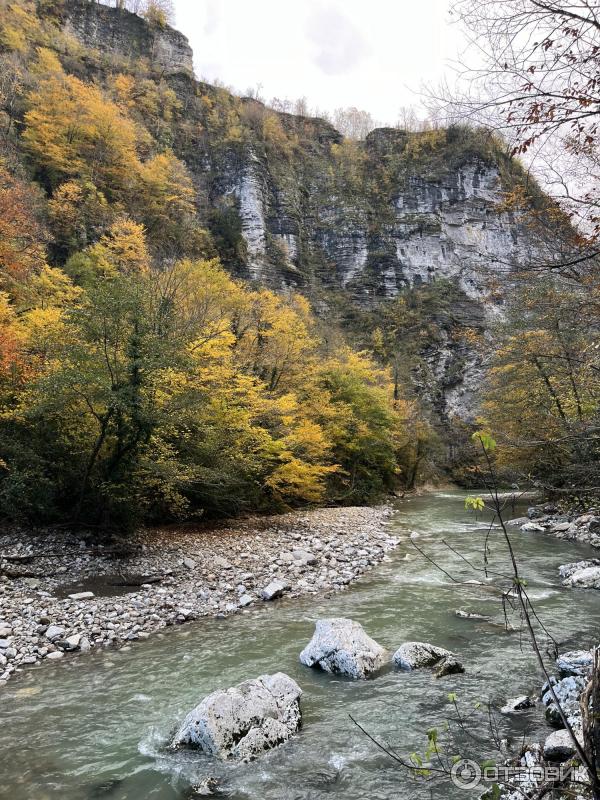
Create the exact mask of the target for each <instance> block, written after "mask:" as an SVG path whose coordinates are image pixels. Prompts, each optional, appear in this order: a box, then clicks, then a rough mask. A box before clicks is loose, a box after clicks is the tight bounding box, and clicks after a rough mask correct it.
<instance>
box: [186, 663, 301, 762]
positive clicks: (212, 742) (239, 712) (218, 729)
mask: <svg viewBox="0 0 600 800" xmlns="http://www.w3.org/2000/svg"><path fill="white" fill-rule="evenodd" d="M301 695H302V690H301V689H300V687H299V686H298V684H297V683H296V682H295V681H293V680H292V679H291V678H290V677H289V676H288V675H285V674H284V673H283V672H277V673H276V674H275V675H261V676H260V677H259V678H256V679H254V680H249V681H244V682H243V683H240V684H239V685H238V686H234V687H232V688H230V689H227V690H226V691H223V690H219V691H216V692H213V693H212V694H209V695H208V697H205V698H204V700H202V702H201V703H200V704H199V705H197V706H196V708H194V709H193V711H190V713H189V714H188V715H187V717H186V718H185V719H184V721H183V723H182V725H181V727H180V728H179V730H178V731H177V733H176V734H175V736H174V738H173V742H172V745H173V746H174V747H179V746H181V745H190V746H192V747H197V748H199V749H201V750H202V751H204V752H205V753H207V754H208V755H213V756H218V757H219V758H222V759H228V758H232V759H237V760H241V761H250V760H251V759H253V758H257V757H258V756H260V755H261V754H262V753H264V752H266V751H267V750H271V749H272V748H274V747H277V746H278V745H280V744H283V743H284V742H286V741H287V740H288V739H289V738H290V736H292V734H294V733H295V732H296V731H297V730H298V728H299V727H300V723H301V713H300V697H301Z"/></svg>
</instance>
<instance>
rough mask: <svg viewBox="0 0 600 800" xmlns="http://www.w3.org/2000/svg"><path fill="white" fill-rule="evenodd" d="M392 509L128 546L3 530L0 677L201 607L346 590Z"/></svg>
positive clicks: (162, 532) (331, 513) (293, 516)
mask: <svg viewBox="0 0 600 800" xmlns="http://www.w3.org/2000/svg"><path fill="white" fill-rule="evenodd" d="M392 513H393V511H392V509H391V508H390V507H387V506H382V507H378V508H332V509H317V510H314V511H309V512H307V511H303V512H292V513H289V514H284V515H281V516H275V517H251V518H245V519H241V520H236V521H233V522H229V523H227V524H220V525H218V526H215V527H213V528H210V529H209V528H197V529H189V528H186V529H175V528H170V529H156V530H145V531H141V532H139V533H137V534H135V535H134V536H132V538H131V539H130V540H129V541H128V542H127V543H126V547H123V546H118V545H117V546H114V545H112V546H104V547H103V546H100V545H98V544H96V543H95V540H94V538H92V537H89V536H86V535H84V534H79V535H77V534H73V533H66V532H60V531H51V530H50V531H49V530H43V531H35V532H32V531H25V530H19V529H10V530H4V531H2V532H1V533H0V686H2V685H5V684H6V682H7V681H8V680H9V679H10V678H11V677H12V676H13V675H14V674H15V673H18V672H19V671H20V670H22V669H24V668H26V667H30V666H34V665H36V664H40V663H41V662H43V661H45V660H51V661H52V660H57V659H60V658H63V657H64V656H65V655H66V654H69V653H74V652H79V653H81V652H87V651H90V650H92V649H94V648H101V647H108V646H120V645H123V644H129V643H131V642H133V641H136V640H139V639H147V638H148V637H149V636H151V634H152V633H154V632H156V631H159V630H161V629H164V628H165V627H167V626H171V625H179V624H182V623H185V622H188V621H190V620H193V619H196V618H198V617H202V616H208V615H212V616H226V615H229V614H235V613H239V612H243V611H244V609H246V608H249V607H252V606H253V605H255V604H257V603H262V602H268V601H270V600H274V599H277V598H279V597H282V596H284V597H297V596H299V595H303V594H310V593H313V594H320V595H327V594H328V593H331V592H334V591H337V590H340V589H343V588H345V587H346V586H347V585H348V584H349V583H351V582H352V581H354V580H355V579H356V578H358V577H359V576H360V575H362V574H363V573H364V572H366V571H367V570H368V569H370V568H371V567H373V566H374V565H376V564H378V563H379V562H380V561H381V560H382V559H383V557H384V556H385V554H386V552H388V551H389V550H391V549H393V548H394V547H395V546H396V545H397V543H398V540H397V539H396V538H395V537H393V536H390V535H389V534H388V533H387V531H386V525H387V523H388V520H389V517H390V516H391V514H392Z"/></svg>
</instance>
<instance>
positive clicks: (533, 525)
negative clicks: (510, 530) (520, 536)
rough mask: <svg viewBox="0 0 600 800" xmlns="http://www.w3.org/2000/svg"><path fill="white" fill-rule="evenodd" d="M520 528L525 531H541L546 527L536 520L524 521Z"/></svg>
mask: <svg viewBox="0 0 600 800" xmlns="http://www.w3.org/2000/svg"><path fill="white" fill-rule="evenodd" d="M521 530H522V531H525V533H543V532H544V531H545V530H546V529H545V528H544V526H543V525H538V523H537V522H526V523H525V525H521Z"/></svg>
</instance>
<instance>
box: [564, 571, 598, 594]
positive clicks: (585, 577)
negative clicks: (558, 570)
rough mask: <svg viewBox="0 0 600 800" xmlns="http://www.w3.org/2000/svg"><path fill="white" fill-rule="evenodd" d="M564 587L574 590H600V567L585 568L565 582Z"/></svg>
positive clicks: (572, 574) (574, 573)
mask: <svg viewBox="0 0 600 800" xmlns="http://www.w3.org/2000/svg"><path fill="white" fill-rule="evenodd" d="M563 586H571V587H572V588H574V589H600V567H585V568H584V569H581V570H578V571H576V572H573V573H571V575H569V577H568V578H565V579H564V580H563Z"/></svg>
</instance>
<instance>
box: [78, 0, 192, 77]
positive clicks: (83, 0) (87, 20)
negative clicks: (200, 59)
mask: <svg viewBox="0 0 600 800" xmlns="http://www.w3.org/2000/svg"><path fill="white" fill-rule="evenodd" d="M65 9H66V13H67V19H66V28H67V30H68V31H69V32H70V33H73V34H74V35H75V36H76V37H77V38H78V39H79V40H80V41H81V42H82V43H83V44H85V45H86V46H87V47H90V48H94V49H97V50H100V51H102V52H109V53H111V54H113V55H115V56H117V57H119V58H121V59H123V60H125V61H126V62H128V63H130V64H133V63H134V62H135V61H136V60H139V59H144V58H146V59H148V60H149V62H150V64H151V66H152V67H153V68H155V69H156V70H160V71H162V72H164V73H166V74H176V73H179V72H181V73H184V74H187V75H190V76H192V75H193V74H194V65H193V52H192V48H191V47H190V45H189V42H188V40H187V38H186V37H185V36H184V35H183V34H182V33H180V32H179V31H176V30H173V28H170V27H169V26H165V27H159V26H151V25H149V24H148V23H147V22H146V21H145V20H143V19H142V18H141V17H139V16H137V14H130V13H129V12H128V11H125V10H118V9H114V8H109V7H108V6H105V5H100V4H97V3H90V2H88V0H69V1H68V3H67V4H66V6H65Z"/></svg>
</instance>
